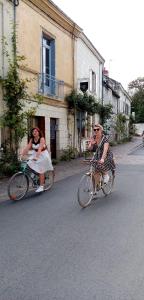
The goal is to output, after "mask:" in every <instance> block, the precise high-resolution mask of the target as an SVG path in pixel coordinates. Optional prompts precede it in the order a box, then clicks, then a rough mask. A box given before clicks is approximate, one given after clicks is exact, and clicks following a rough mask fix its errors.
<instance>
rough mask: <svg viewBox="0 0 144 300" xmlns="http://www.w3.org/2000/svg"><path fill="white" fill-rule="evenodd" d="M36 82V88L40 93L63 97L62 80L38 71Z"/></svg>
mask: <svg viewBox="0 0 144 300" xmlns="http://www.w3.org/2000/svg"><path fill="white" fill-rule="evenodd" d="M38 84H39V86H38V90H39V93H40V94H43V95H45V96H51V97H54V98H60V99H64V81H62V80H57V79H56V78H55V77H54V76H50V75H48V74H44V73H40V74H39V78H38Z"/></svg>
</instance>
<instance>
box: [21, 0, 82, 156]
mask: <svg viewBox="0 0 144 300" xmlns="http://www.w3.org/2000/svg"><path fill="white" fill-rule="evenodd" d="M16 23H17V51H18V54H19V55H24V56H25V58H26V60H25V63H24V64H25V66H24V67H22V69H21V75H22V76H23V77H27V78H31V79H34V80H32V82H31V83H30V84H29V92H30V93H40V94H41V95H43V103H42V104H40V105H39V106H38V108H37V111H36V116H35V117H34V118H33V119H32V120H31V126H39V127H41V129H43V131H45V137H46V142H47V144H48V147H49V148H50V147H51V152H52V155H53V157H58V156H59V154H60V152H61V150H62V149H63V148H65V147H67V145H68V141H69V139H68V127H67V124H68V122H67V103H66V101H65V100H64V98H65V95H66V94H67V93H68V92H69V91H70V90H71V89H72V88H73V86H74V41H75V39H76V38H77V36H78V34H79V32H80V31H81V29H80V28H79V27H78V26H77V25H76V24H75V23H74V22H73V21H72V20H71V19H69V18H68V17H67V16H66V15H65V14H64V13H63V12H62V11H61V10H59V9H58V8H57V7H56V6H55V5H54V3H52V2H51V1H48V0H47V1H46V0H39V1H38V0H35V1H34V0H32V1H28V0H21V1H20V2H19V6H18V7H17V9H16ZM26 141H27V137H25V139H24V140H23V143H22V145H21V146H22V147H23V146H24V144H25V143H26Z"/></svg>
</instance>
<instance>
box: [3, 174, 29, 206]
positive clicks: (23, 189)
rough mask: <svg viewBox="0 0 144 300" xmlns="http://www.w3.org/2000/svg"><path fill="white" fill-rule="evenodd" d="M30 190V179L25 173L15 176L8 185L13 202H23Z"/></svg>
mask: <svg viewBox="0 0 144 300" xmlns="http://www.w3.org/2000/svg"><path fill="white" fill-rule="evenodd" d="M28 188H29V179H28V177H27V176H26V175H25V174H24V173H23V172H18V173H16V174H14V175H13V176H12V177H11V178H10V180H9V183H8V196H9V198H10V199H11V200H14V201H15V200H21V199H22V198H23V197H24V196H25V195H26V193H27V191H28Z"/></svg>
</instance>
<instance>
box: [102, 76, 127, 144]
mask: <svg viewBox="0 0 144 300" xmlns="http://www.w3.org/2000/svg"><path fill="white" fill-rule="evenodd" d="M103 103H104V104H109V103H110V104H112V107H113V115H112V117H111V119H110V120H107V124H106V130H107V133H108V134H109V135H110V138H111V139H112V140H119V139H122V138H124V137H128V135H129V119H130V114H131V97H130V96H129V94H128V92H127V91H126V90H125V89H124V88H123V86H122V84H121V83H120V82H118V81H116V80H114V79H112V78H110V77H108V76H106V75H105V73H104V75H103ZM119 114H121V115H123V116H125V120H126V122H125V132H124V136H120V135H118V133H117V132H116V129H115V126H116V120H117V117H118V115H119Z"/></svg>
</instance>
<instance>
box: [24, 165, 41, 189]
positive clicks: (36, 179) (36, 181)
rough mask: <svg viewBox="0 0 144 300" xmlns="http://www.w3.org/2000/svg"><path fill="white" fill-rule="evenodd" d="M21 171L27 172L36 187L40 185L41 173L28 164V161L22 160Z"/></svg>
mask: <svg viewBox="0 0 144 300" xmlns="http://www.w3.org/2000/svg"><path fill="white" fill-rule="evenodd" d="M20 172H22V173H23V174H25V175H26V176H27V177H28V180H29V181H32V183H33V186H34V187H37V186H38V185H39V174H38V173H36V172H35V171H34V170H33V169H31V168H30V167H29V166H28V164H27V161H26V162H22V164H21V171H20ZM32 174H33V176H32Z"/></svg>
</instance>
